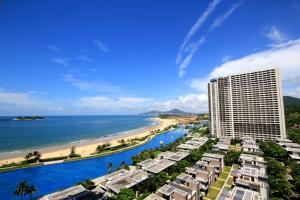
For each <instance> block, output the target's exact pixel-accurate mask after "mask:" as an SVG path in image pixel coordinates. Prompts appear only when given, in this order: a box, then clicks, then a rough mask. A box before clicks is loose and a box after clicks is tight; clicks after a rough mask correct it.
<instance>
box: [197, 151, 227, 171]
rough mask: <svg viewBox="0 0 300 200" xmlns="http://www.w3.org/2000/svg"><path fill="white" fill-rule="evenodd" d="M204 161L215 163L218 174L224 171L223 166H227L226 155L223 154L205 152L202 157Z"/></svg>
mask: <svg viewBox="0 0 300 200" xmlns="http://www.w3.org/2000/svg"><path fill="white" fill-rule="evenodd" d="M202 161H205V162H207V164H213V165H215V172H216V174H217V175H218V176H219V174H220V172H222V171H223V168H224V166H225V164H224V155H221V154H213V153H204V154H203V157H202Z"/></svg>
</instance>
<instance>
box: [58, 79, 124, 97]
mask: <svg viewBox="0 0 300 200" xmlns="http://www.w3.org/2000/svg"><path fill="white" fill-rule="evenodd" d="M63 80H64V81H66V82H67V83H70V84H71V85H73V86H75V87H77V88H79V89H80V90H83V91H92V92H105V93H119V92H121V89H120V88H119V87H117V86H114V85H111V84H109V83H107V82H105V81H102V80H98V81H85V80H81V79H79V78H76V77H75V76H74V75H72V74H65V75H63Z"/></svg>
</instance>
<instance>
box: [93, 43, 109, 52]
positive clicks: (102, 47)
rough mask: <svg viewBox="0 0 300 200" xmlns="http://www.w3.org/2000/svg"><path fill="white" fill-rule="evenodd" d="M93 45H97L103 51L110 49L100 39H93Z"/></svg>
mask: <svg viewBox="0 0 300 200" xmlns="http://www.w3.org/2000/svg"><path fill="white" fill-rule="evenodd" d="M94 45H96V47H98V48H99V49H101V50H102V51H105V52H109V51H110V49H109V48H108V47H107V46H106V45H105V44H103V43H102V42H101V41H100V40H95V41H94Z"/></svg>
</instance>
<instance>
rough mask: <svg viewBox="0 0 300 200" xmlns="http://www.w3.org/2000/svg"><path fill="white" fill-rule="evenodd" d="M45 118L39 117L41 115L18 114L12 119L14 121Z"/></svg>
mask: <svg viewBox="0 0 300 200" xmlns="http://www.w3.org/2000/svg"><path fill="white" fill-rule="evenodd" d="M44 119H46V118H45V117H41V116H23V117H21V116H19V117H15V118H13V119H12V120H15V121H28V120H44Z"/></svg>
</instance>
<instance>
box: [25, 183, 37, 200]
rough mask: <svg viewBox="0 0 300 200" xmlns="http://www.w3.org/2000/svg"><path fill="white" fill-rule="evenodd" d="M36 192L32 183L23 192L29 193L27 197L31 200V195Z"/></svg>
mask: <svg viewBox="0 0 300 200" xmlns="http://www.w3.org/2000/svg"><path fill="white" fill-rule="evenodd" d="M36 192H37V188H36V187H35V186H34V185H29V186H28V188H27V189H26V191H25V194H29V199H30V200H32V199H33V198H32V195H33V194H34V193H36Z"/></svg>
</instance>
